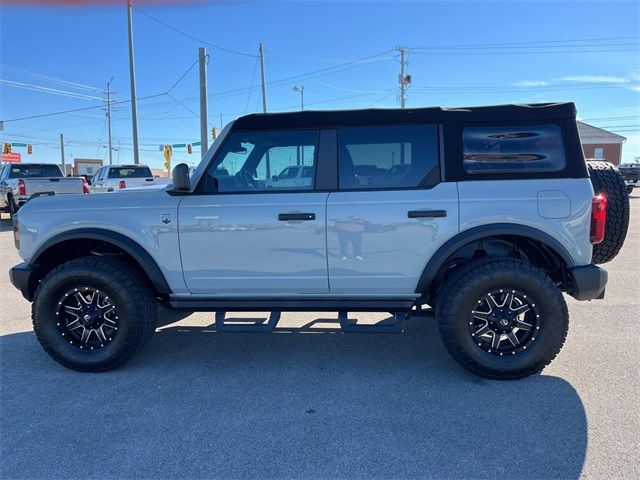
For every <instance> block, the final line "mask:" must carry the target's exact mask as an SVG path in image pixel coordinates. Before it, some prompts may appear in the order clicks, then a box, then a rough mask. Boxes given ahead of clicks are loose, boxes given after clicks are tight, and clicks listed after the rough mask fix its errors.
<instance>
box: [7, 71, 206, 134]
mask: <svg viewBox="0 0 640 480" xmlns="http://www.w3.org/2000/svg"><path fill="white" fill-rule="evenodd" d="M196 63H198V62H197V60H196V62H195V63H194V64H192V65H191V66H190V67H189V68H188V69H187V70H186V72H184V73H183V74H182V75H181V76H180V77H179V78H178V80H177V81H176V82H174V83H173V84H172V85H171V86H170V87H169V88H168V89H167V90H166V91H165V92H162V93H155V94H153V95H146V96H144V97H138V100H149V99H151V98H157V97H163V96H167V95H169V93H170V92H171V91H172V90H173V89H174V88H175V87H176V86H177V85H178V83H180V82H181V81H182V80H183V79H184V77H185V76H186V75H187V73H189V72H190V71H191V69H192V68H193V67H194V66H195V64H196ZM96 98H98V99H99V100H102V98H100V97H96ZM174 100H175V99H174ZM129 102H131V100H117V101H113V102H111V105H120V104H124V103H129ZM96 108H103V106H102V105H94V106H91V107H82V108H73V109H69V110H63V111H59V112H51V113H41V114H39V115H29V116H27V117H19V118H11V119H9V120H4V123H9V122H18V121H22V120H32V119H35V118H43V117H51V116H54V115H64V114H67V113H75V112H81V111H84V110H94V109H96Z"/></svg>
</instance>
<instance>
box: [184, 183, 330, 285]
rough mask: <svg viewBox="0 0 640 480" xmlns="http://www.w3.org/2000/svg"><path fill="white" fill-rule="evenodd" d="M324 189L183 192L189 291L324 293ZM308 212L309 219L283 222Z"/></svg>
mask: <svg viewBox="0 0 640 480" xmlns="http://www.w3.org/2000/svg"><path fill="white" fill-rule="evenodd" d="M327 196H328V194H327V193H319V192H304V193H246V194H218V195H193V196H186V197H184V199H183V200H182V202H181V203H180V209H179V221H180V249H181V255H182V265H183V268H184V278H185V283H186V285H187V287H188V289H189V291H190V292H191V293H194V294H205V295H208V296H219V295H227V296H228V295H233V294H242V295H246V296H253V295H269V294H282V295H285V294H287V295H301V294H323V293H328V291H329V286H328V279H327V258H326V231H325V226H326V218H325V209H326V199H327ZM289 213H311V214H313V215H315V219H314V220H309V221H302V220H294V221H280V220H278V216H279V215H280V214H289Z"/></svg>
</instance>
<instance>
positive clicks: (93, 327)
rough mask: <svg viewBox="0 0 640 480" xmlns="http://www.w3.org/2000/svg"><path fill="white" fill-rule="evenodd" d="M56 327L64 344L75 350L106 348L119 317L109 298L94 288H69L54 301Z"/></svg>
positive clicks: (112, 338) (113, 334)
mask: <svg viewBox="0 0 640 480" xmlns="http://www.w3.org/2000/svg"><path fill="white" fill-rule="evenodd" d="M55 320H56V327H57V329H58V331H59V332H60V335H61V337H62V338H63V339H64V340H65V342H66V343H68V344H69V345H71V346H72V347H74V348H77V349H78V350H83V351H93V350H100V349H103V348H105V347H107V346H108V345H109V344H110V343H111V342H113V340H114V338H115V337H116V335H117V333H118V327H119V317H118V312H117V310H116V307H115V305H114V304H113V303H112V300H111V299H110V298H109V296H108V295H107V294H106V293H105V292H103V291H101V290H100V289H98V288H95V287H90V286H82V287H77V288H71V289H69V290H68V291H67V292H65V293H64V294H63V295H62V296H61V297H60V299H59V300H58V302H57V308H56V319H55Z"/></svg>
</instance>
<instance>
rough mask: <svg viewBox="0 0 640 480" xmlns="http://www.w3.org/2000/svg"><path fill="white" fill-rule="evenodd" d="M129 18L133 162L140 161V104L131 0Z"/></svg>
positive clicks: (129, 2)
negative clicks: (137, 92) (134, 56)
mask: <svg viewBox="0 0 640 480" xmlns="http://www.w3.org/2000/svg"><path fill="white" fill-rule="evenodd" d="M127 19H128V27H129V78H130V79H131V125H132V127H133V163H135V164H136V165H137V164H139V163H140V152H139V151H138V104H137V99H136V72H135V68H134V58H133V21H132V19H131V0H127Z"/></svg>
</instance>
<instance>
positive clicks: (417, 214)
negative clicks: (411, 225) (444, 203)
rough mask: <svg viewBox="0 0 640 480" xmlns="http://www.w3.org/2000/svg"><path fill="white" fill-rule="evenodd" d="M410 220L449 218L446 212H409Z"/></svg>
mask: <svg viewBox="0 0 640 480" xmlns="http://www.w3.org/2000/svg"><path fill="white" fill-rule="evenodd" d="M407 216H408V217H409V218H443V217H446V216H447V211H446V210H409V211H408V212H407Z"/></svg>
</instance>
